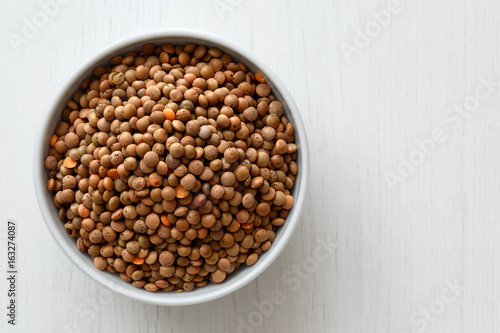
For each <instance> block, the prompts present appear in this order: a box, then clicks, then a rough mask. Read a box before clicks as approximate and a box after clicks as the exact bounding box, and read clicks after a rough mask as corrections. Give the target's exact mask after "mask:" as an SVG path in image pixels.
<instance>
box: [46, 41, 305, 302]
mask: <svg viewBox="0 0 500 333" xmlns="http://www.w3.org/2000/svg"><path fill="white" fill-rule="evenodd" d="M92 75H93V76H92V77H91V78H89V79H88V80H86V81H84V83H83V84H82V86H81V89H80V90H78V91H76V92H75V93H74V94H73V97H72V99H71V100H69V101H68V102H67V103H66V105H65V110H64V111H63V116H62V120H61V121H60V122H59V123H58V124H57V126H56V128H55V130H54V135H53V136H52V137H51V138H50V147H49V149H50V150H49V154H48V156H47V157H46V158H45V160H44V167H45V168H46V169H47V170H48V173H49V178H50V179H49V180H48V182H47V189H48V190H49V191H51V192H53V194H54V203H55V205H56V206H57V207H58V208H59V215H60V217H61V219H62V220H63V222H64V223H65V227H66V229H67V230H68V232H69V233H70V235H71V236H72V237H75V238H77V242H76V243H77V246H78V248H79V249H80V251H82V252H87V253H88V254H89V255H91V256H92V258H93V261H94V265H95V266H96V268H97V269H99V270H108V271H110V272H118V273H119V274H120V277H121V278H122V279H123V280H124V281H127V282H131V283H132V284H133V285H134V286H135V287H138V288H144V289H146V290H147V291H150V292H154V291H157V290H158V289H162V290H166V291H167V290H174V291H191V290H193V289H194V288H195V287H202V286H204V285H206V284H207V283H208V282H210V281H211V282H213V283H221V282H223V281H224V280H225V279H226V277H227V275H228V274H231V273H232V272H233V271H234V270H235V269H237V268H238V266H240V265H241V264H242V263H245V264H246V265H248V266H251V265H254V264H255V263H256V262H257V260H258V257H259V254H261V253H262V252H264V251H268V250H269V249H270V247H271V245H272V242H273V241H274V239H275V232H276V231H277V230H278V227H280V226H281V225H283V224H284V223H285V220H286V216H287V214H288V212H289V210H290V209H292V208H293V205H294V198H293V196H292V195H291V193H292V191H291V190H292V187H293V185H294V182H295V178H296V177H297V174H298V172H299V168H298V165H297V163H296V157H297V151H298V147H297V145H296V144H295V143H294V139H295V131H294V128H293V125H292V124H291V123H290V122H289V121H288V120H287V119H286V117H285V107H284V105H283V104H282V103H281V102H280V101H278V100H276V98H275V96H274V95H273V91H272V89H271V87H270V86H269V85H268V84H267V83H266V79H265V78H264V77H265V76H264V75H263V74H262V73H252V72H250V71H249V70H248V69H247V67H246V66H245V65H244V64H242V63H235V62H233V60H232V59H231V57H230V56H229V55H228V54H225V53H223V52H222V51H221V50H219V49H217V48H206V47H205V46H203V45H199V46H198V45H195V44H188V45H186V46H173V45H169V44H165V45H162V46H157V45H155V44H153V43H149V44H146V45H144V46H143V48H142V50H140V52H136V53H128V54H126V55H124V56H115V57H113V58H112V59H111V60H110V65H109V66H107V67H99V68H96V69H95V70H94V71H93V73H92Z"/></svg>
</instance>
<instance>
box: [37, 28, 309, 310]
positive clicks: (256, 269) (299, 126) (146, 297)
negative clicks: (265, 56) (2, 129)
mask: <svg viewBox="0 0 500 333" xmlns="http://www.w3.org/2000/svg"><path fill="white" fill-rule="evenodd" d="M149 42H152V43H156V44H163V43H170V44H174V45H185V44H188V43H196V44H202V45H205V46H208V47H217V48H220V49H221V50H223V51H224V52H226V53H228V54H230V55H231V56H232V57H233V59H234V60H237V61H240V62H243V63H244V64H245V65H246V66H247V67H248V68H249V69H250V70H251V71H253V72H260V73H262V74H263V75H264V77H265V79H266V81H267V83H268V84H269V86H270V87H271V88H272V91H273V94H274V95H275V96H276V97H277V99H278V100H280V101H281V102H282V103H283V105H284V106H285V115H286V117H287V118H288V120H289V121H290V122H291V123H292V124H293V125H294V127H295V132H296V137H295V140H296V144H297V145H298V147H299V151H298V156H297V164H298V166H299V170H298V174H297V177H296V182H295V185H294V187H293V189H292V195H293V196H294V199H295V205H294V207H293V208H292V210H291V211H290V212H289V214H288V217H287V218H286V222H285V224H284V225H283V226H281V227H280V228H279V229H278V231H277V233H276V239H275V241H274V242H273V244H272V247H271V249H270V250H269V251H267V252H265V253H263V254H262V255H260V256H259V260H258V261H257V263H256V264H255V265H254V266H252V267H245V266H241V267H240V268H239V269H237V270H236V271H235V272H234V273H232V274H230V275H229V276H228V278H227V279H226V280H225V281H224V282H223V283H221V284H212V283H209V284H208V285H207V286H205V287H203V288H195V289H194V290H193V291H191V292H188V293H169V292H165V293H163V292H157V293H149V292H147V291H145V290H144V289H137V288H135V287H133V286H132V284H130V283H126V282H124V281H123V280H122V279H121V278H120V277H119V276H118V274H111V273H108V272H101V271H98V270H97V269H96V268H95V267H94V264H93V262H92V260H91V258H90V256H89V255H88V254H86V253H81V252H80V251H79V250H78V249H77V247H76V243H75V239H74V238H71V237H69V235H68V233H67V232H66V230H65V228H64V223H63V222H62V221H61V220H60V219H59V214H58V209H57V208H56V207H55V206H54V204H53V196H52V193H50V192H49V191H48V190H47V189H46V183H47V181H48V175H47V172H46V170H45V169H44V167H43V161H44V159H45V157H46V156H47V153H48V148H49V145H48V142H49V138H50V136H51V135H52V134H53V133H54V130H55V127H56V125H57V123H58V122H59V121H60V115H61V112H62V110H63V108H64V105H65V103H66V101H67V100H68V99H71V96H72V94H73V92H74V91H75V90H77V89H79V87H80V85H81V82H82V81H83V80H84V79H86V78H88V77H90V76H91V71H92V69H94V68H95V67H98V66H107V65H109V59H110V58H111V57H112V56H115V55H123V54H125V53H127V52H131V51H139V50H140V49H141V47H142V45H143V44H145V43H149ZM34 154H35V159H34V163H35V165H34V172H35V189H36V192H37V198H38V202H39V205H40V208H41V211H42V213H43V215H44V218H45V221H46V223H47V225H48V227H49V229H50V231H51V233H52V234H53V236H54V238H55V239H56V241H57V242H58V244H59V245H60V246H61V248H62V249H63V250H64V252H65V253H66V254H67V255H68V256H69V257H70V259H71V260H72V261H73V262H74V263H75V264H76V265H77V266H78V267H79V268H80V269H81V270H82V271H84V272H85V273H87V274H88V275H89V276H90V277H92V278H93V279H95V280H96V281H97V282H99V283H101V284H102V285H104V286H106V287H108V288H110V289H111V290H114V291H116V292H119V293H121V294H123V295H127V296H129V297H132V298H134V299H136V300H139V301H142V302H147V303H152V304H158V305H189V304H196V303H202V302H205V301H209V300H212V299H216V298H219V297H222V296H224V295H227V294H229V293H231V292H233V291H235V290H237V289H239V288H241V287H242V286H244V285H245V284H247V283H248V282H250V281H252V280H253V279H254V278H255V277H256V276H258V275H259V274H260V273H262V272H263V271H264V270H265V269H266V268H267V267H268V266H269V265H270V264H271V263H272V261H273V260H274V259H275V258H276V257H277V256H278V255H279V253H280V252H281V251H282V250H283V248H284V246H285V245H286V243H287V242H288V240H289V239H290V237H291V235H292V233H293V231H294V229H295V227H296V225H297V223H298V219H299V216H300V211H301V210H302V205H303V202H304V198H305V192H306V183H307V173H308V158H307V154H308V152H307V143H306V137H305V130H304V127H303V123H302V120H301V119H300V114H299V112H298V110H297V107H296V105H295V103H294V102H293V100H292V98H291V96H290V94H289V93H288V91H287V90H286V88H285V87H284V85H283V84H282V83H281V82H280V81H279V79H278V78H277V77H276V75H275V74H273V72H272V71H271V70H270V69H269V68H267V67H266V66H265V65H264V64H262V63H261V62H260V61H259V60H258V59H256V58H255V56H253V55H251V54H250V53H249V52H247V51H245V50H244V49H242V48H240V47H239V46H237V45H235V44H233V43H232V42H230V41H227V40H225V39H223V38H221V37H218V36H216V35H212V34H208V33H205V32H200V31H193V30H166V31H165V30H164V31H153V32H148V33H145V34H141V35H137V36H133V37H130V38H127V39H126V40H122V41H120V42H117V43H114V44H112V45H110V46H108V47H107V48H105V49H104V50H102V51H101V52H99V53H97V54H96V55H94V56H93V57H91V58H90V59H88V60H87V61H86V62H85V63H84V64H83V65H82V66H81V67H80V68H79V69H78V70H76V71H75V72H74V73H73V74H72V75H71V76H70V77H69V78H68V79H67V81H66V82H65V83H64V84H63V85H62V87H61V89H60V90H59V91H58V92H57V94H56V96H55V98H54V99H53V100H52V102H51V104H50V106H49V107H48V109H47V111H46V114H45V118H44V122H43V123H42V126H41V128H40V132H39V135H38V141H37V145H36V147H35V152H34Z"/></svg>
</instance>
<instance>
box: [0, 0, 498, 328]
mask: <svg viewBox="0 0 500 333" xmlns="http://www.w3.org/2000/svg"><path fill="white" fill-rule="evenodd" d="M49 1H51V0H41V3H46V2H49ZM52 1H55V0H52ZM61 2H62V1H61ZM392 2H393V1H392V0H387V1H386V0H375V1H374V0H358V1H349V0H335V1H329V0H321V1H314V2H312V1H297V0H290V1H285V0H274V1H264V0H258V1H242V0H215V1H185V0H184V1H165V0H162V1H145V2H143V1H136V2H133V1H127V2H126V1H97V0H92V1H71V2H68V3H67V4H62V5H60V6H59V7H60V8H59V10H58V12H57V13H56V14H55V15H54V16H53V17H51V18H50V19H49V20H48V22H46V24H45V25H43V23H44V22H43V20H42V25H43V26H42V27H40V28H38V31H36V32H35V33H33V36H32V37H30V38H27V39H26V40H25V41H24V42H23V44H21V45H19V47H18V50H17V51H15V48H14V47H13V46H12V44H11V42H10V41H9V38H13V34H17V35H21V36H22V33H23V26H24V25H26V24H27V23H26V22H33V16H34V15H35V16H36V15H38V13H40V12H41V10H42V7H41V5H40V4H39V2H38V1H36V0H24V1H9V2H7V1H4V2H2V4H3V9H2V11H0V26H1V30H0V34H1V43H0V48H1V49H0V50H1V52H0V63H1V64H2V66H1V81H0V82H1V83H0V84H1V89H0V91H1V95H0V97H1V98H0V110H1V111H0V112H1V128H2V130H1V131H0V142H1V144H0V149H1V151H0V153H1V154H0V156H1V159H0V161H1V162H0V184H1V192H0V193H1V194H0V196H1V200H0V205H1V206H0V207H1V209H0V221H1V222H2V224H1V225H2V229H1V230H0V233H2V234H4V235H5V231H6V227H5V224H6V221H7V219H8V218H13V219H15V220H17V221H18V224H19V230H18V248H19V250H18V255H19V267H20V268H19V270H20V275H19V281H18V292H19V298H18V317H17V321H18V325H17V326H16V327H12V326H10V325H9V326H7V325H6V316H5V312H6V310H5V306H6V302H7V297H6V288H7V285H6V280H5V278H4V274H5V273H4V272H5V271H6V267H5V256H6V249H5V248H6V245H5V238H3V239H2V240H1V251H0V253H1V258H2V259H1V260H0V263H1V264H2V268H1V269H2V275H1V276H2V278H1V279H0V280H1V282H0V288H1V289H0V301H1V307H0V308H1V309H3V310H2V311H1V313H0V318H2V319H1V322H2V326H0V327H2V329H1V331H2V332H42V333H45V332H47V333H48V332H71V331H75V332H78V331H80V332H137V333H139V332H155V331H158V332H160V331H161V332H238V331H241V332H348V333H349V332H355V333H356V332H363V333H364V332H377V333H378V332H394V333H403V332H445V333H446V332H453V333H455V332H498V331H499V330H500V306H499V305H498V299H499V298H500V288H499V286H498V278H499V276H500V264H499V260H500V255H499V250H498V245H497V244H499V241H498V239H499V236H500V235H499V234H500V226H499V218H498V207H499V204H498V202H499V200H500V195H499V183H500V168H499V166H498V161H499V158H498V154H499V148H500V130H498V128H500V127H499V126H500V125H499V124H500V112H499V108H500V94H499V92H498V90H500V87H496V88H493V89H494V90H495V91H493V92H492V93H491V94H490V96H488V97H487V98H485V99H484V100H481V101H480V103H479V105H478V107H477V108H476V109H475V110H474V111H472V112H470V114H468V116H458V114H457V113H453V111H448V110H450V109H452V108H453V107H454V105H455V104H462V103H464V100H465V99H466V98H467V101H468V102H474V98H473V96H474V93H475V90H476V88H477V87H478V86H480V85H481V79H480V77H482V78H483V79H488V77H490V76H491V78H492V80H493V81H497V80H498V81H500V56H499V51H500V50H499V44H500V43H499V35H500V34H499V33H500V30H499V28H500V20H499V19H498V17H499V15H500V3H499V2H498V1H494V0H482V1H474V0H464V1H453V0H441V1H434V0H419V1H412V0H401V3H400V5H399V6H397V4H394V3H392ZM217 6H219V7H217ZM388 8H391V9H395V8H396V10H395V12H397V14H393V15H392V17H391V22H390V23H388V24H386V25H387V27H384V28H382V29H381V31H380V32H379V33H378V34H376V32H377V31H376V27H377V26H376V24H374V23H373V22H374V18H373V16H372V14H371V13H372V12H379V11H381V10H385V9H388ZM42 16H43V15H42ZM41 18H42V19H43V17H41ZM39 19H40V18H39ZM366 24H368V27H369V28H370V29H375V30H372V31H374V32H373V33H372V36H373V37H369V43H368V45H363V46H364V47H361V48H358V51H359V52H357V53H356V54H354V55H352V58H351V59H350V60H351V61H348V60H349V59H347V58H346V57H345V55H344V53H343V51H342V49H341V47H343V48H344V50H345V48H346V47H347V46H346V45H347V44H349V45H351V46H354V45H355V44H354V40H355V38H356V34H357V31H358V30H357V29H358V28H361V29H365V25H366ZM160 27H163V28H171V27H185V28H196V29H201V30H205V31H209V32H213V33H216V34H220V35H222V36H224V37H227V38H229V39H231V40H233V41H235V42H237V43H238V44H240V45H242V46H243V47H245V48H247V49H248V50H250V51H251V52H253V53H255V54H256V55H257V56H259V57H260V58H262V59H265V61H266V62H267V63H268V64H269V65H270V66H272V67H274V69H275V71H276V72H277V73H278V74H279V76H280V77H281V78H282V80H283V81H284V82H285V83H286V85H287V86H288V88H289V90H290V91H291V92H292V94H293V95H294V97H295V100H296V103H297V104H298V106H299V108H300V110H302V115H303V120H304V122H305V126H306V128H307V130H308V131H309V133H310V135H309V142H310V151H311V157H312V163H311V169H312V172H311V181H310V195H309V199H308V202H307V205H306V209H305V212H304V215H303V218H302V222H301V225H300V227H299V228H298V230H297V232H296V233H295V235H294V236H293V239H292V240H291V241H290V243H289V245H288V247H287V248H286V250H285V252H284V253H283V254H282V255H281V256H280V257H279V259H278V260H277V261H276V262H275V263H274V264H273V265H272V267H270V268H269V269H268V270H267V271H266V272H265V273H264V274H263V275H262V276H260V277H259V278H258V279H257V280H255V281H254V282H252V283H251V284H249V285H248V286H246V287H244V288H243V289H241V290H239V291H237V292H236V293H234V294H232V295H230V296H227V297H224V298H222V299H219V300H216V301H213V302H210V303H206V304H202V305H198V306H190V307H180V308H168V307H156V306H151V305H145V304H141V303H137V302H134V301H132V300H130V299H127V298H125V297H121V296H119V295H114V294H113V295H111V299H110V298H109V295H108V294H107V292H106V291H105V290H103V288H102V287H100V286H99V285H97V284H96V283H95V282H94V281H92V280H90V279H89V278H87V276H86V275H84V274H83V273H82V272H80V271H79V270H78V269H76V268H75V267H74V265H73V264H72V263H71V262H70V261H69V260H68V259H67V258H66V256H64V255H63V254H62V253H61V251H60V250H59V248H58V246H57V245H56V243H55V241H54V240H53V239H52V237H51V236H50V234H49V232H48V230H47V229H46V227H45V224H44V223H43V221H42V218H41V217H40V213H39V210H38V207H37V204H36V201H35V196H34V193H33V186H32V146H33V142H34V141H33V140H34V136H33V133H35V130H36V129H37V126H38V122H39V120H40V119H41V117H42V115H43V112H44V108H45V107H46V105H47V103H48V102H49V100H50V98H51V95H52V94H53V93H54V91H55V90H56V89H57V88H58V87H59V86H60V84H61V83H62V81H63V80H64V79H65V78H66V76H67V75H68V74H69V73H70V72H71V71H72V70H73V69H75V68H76V67H77V66H78V65H79V64H80V63H81V62H82V61H83V60H85V59H86V58H87V57H89V56H90V55H91V54H93V52H95V51H97V50H99V49H100V48H102V47H104V46H105V45H107V44H108V43H111V42H113V41H115V40H117V39H120V38H123V37H125V36H128V35H129V34H132V33H135V32H138V31H143V30H146V29H153V28H160ZM9 36H10V37H9ZM358 37H359V36H358ZM358 42H359V41H358ZM364 42H365V43H366V40H365V41H364ZM358 45H360V44H358ZM351 51H352V48H351ZM477 89H479V90H480V91H482V92H486V91H487V90H485V89H486V88H485V87H484V86H483V87H482V88H477ZM446 115H447V116H448V118H445V117H446ZM451 117H454V118H451ZM446 119H448V120H446ZM436 130H437V133H438V134H439V133H441V135H440V137H439V138H440V139H439V140H437V141H439V142H435V148H434V149H433V150H432V151H431V152H430V153H429V154H427V155H422V153H418V149H419V148H418V147H419V146H418V145H417V142H422V141H425V140H428V139H431V138H432V137H433V131H436ZM429 147H430V146H429ZM431 148H432V147H431ZM419 157H420V158H421V162H422V164H421V165H419V166H416V167H413V170H410V172H408V173H407V174H404V175H403V176H404V177H401V178H395V179H396V180H395V182H396V183H395V184H392V186H391V184H390V182H388V180H387V176H388V173H392V174H394V175H398V167H399V166H400V164H401V163H402V162H401V159H404V160H408V159H410V158H413V161H417V162H419V161H418V158H419ZM422 157H423V158H422ZM398 176H400V175H398ZM328 237H330V241H331V242H334V243H335V247H336V248H335V251H334V252H333V253H332V255H330V256H327V258H326V259H325V260H324V261H322V262H319V261H317V260H316V259H313V258H314V257H312V256H313V254H314V250H315V249H316V248H317V247H318V246H319V244H320V242H321V241H323V242H324V241H327V240H328ZM318 239H319V240H320V241H318ZM304 262H308V263H309V264H310V265H314V264H318V265H317V267H313V266H309V267H310V269H309V270H307V271H306V273H305V275H304V277H305V278H304V279H301V278H299V279H298V281H299V282H298V283H299V284H298V285H297V286H298V289H297V290H292V287H295V286H296V283H297V280H295V282H294V283H291V282H290V281H288V282H286V281H283V276H284V274H285V275H286V276H285V279H287V277H288V279H289V278H290V276H292V277H293V278H295V279H297V277H298V275H297V274H296V273H292V275H290V273H286V272H287V271H289V270H290V269H292V267H293V266H294V265H298V266H302V265H303V263H304ZM311 267H312V268H311ZM294 274H295V275H294ZM450 284H455V285H459V286H465V289H464V290H461V289H453V290H452V289H449V288H450V287H449V286H450ZM275 289H279V290H281V291H283V292H284V293H285V297H286V302H284V303H283V304H277V305H275V306H274V309H273V311H270V312H267V311H264V314H266V316H262V318H264V320H263V324H262V325H259V323H258V319H259V314H258V313H257V312H256V311H258V308H257V307H256V306H255V302H258V303H260V302H263V301H266V300H269V299H270V294H271V292H272V291H273V290H275ZM99 295H101V301H98V300H96V298H98V297H99ZM106 297H107V298H106ZM252 313H253V315H252V316H254V317H255V318H257V319H255V318H253V320H254V321H253V322H251V323H253V324H252V325H254V326H255V327H254V326H249V327H250V328H249V327H247V328H246V329H243V328H241V329H239V330H238V325H240V326H241V325H242V324H241V323H242V321H245V322H246V323H247V324H248V323H249V322H250V321H249V320H252V319H250V317H249V316H250V315H251V314H252ZM256 320H257V324H255V323H256ZM248 325H250V324H248Z"/></svg>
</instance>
